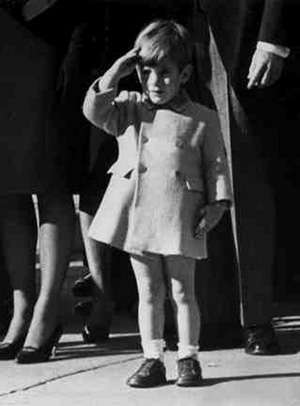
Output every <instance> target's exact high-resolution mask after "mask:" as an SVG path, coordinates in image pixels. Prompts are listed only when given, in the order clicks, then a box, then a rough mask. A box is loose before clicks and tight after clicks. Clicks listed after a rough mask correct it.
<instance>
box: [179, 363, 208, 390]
mask: <svg viewBox="0 0 300 406" xmlns="http://www.w3.org/2000/svg"><path fill="white" fill-rule="evenodd" d="M177 370H178V378H177V380H176V385H177V386H184V387H188V386H200V385H201V384H202V383H203V379H202V373H201V367H200V363H199V361H198V360H196V359H195V358H192V357H188V358H182V359H179V360H178V361H177Z"/></svg>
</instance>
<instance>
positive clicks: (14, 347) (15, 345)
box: [0, 336, 26, 360]
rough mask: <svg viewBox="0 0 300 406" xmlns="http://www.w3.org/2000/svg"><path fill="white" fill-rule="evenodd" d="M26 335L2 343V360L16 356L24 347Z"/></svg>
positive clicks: (0, 353) (0, 352) (0, 355)
mask: <svg viewBox="0 0 300 406" xmlns="http://www.w3.org/2000/svg"><path fill="white" fill-rule="evenodd" d="M25 338H26V336H23V337H21V338H19V339H18V340H16V341H14V342H12V343H5V342H3V343H0V360H9V359H14V358H16V356H17V354H18V352H19V351H20V349H21V348H22V347H23V344H24V341H25Z"/></svg>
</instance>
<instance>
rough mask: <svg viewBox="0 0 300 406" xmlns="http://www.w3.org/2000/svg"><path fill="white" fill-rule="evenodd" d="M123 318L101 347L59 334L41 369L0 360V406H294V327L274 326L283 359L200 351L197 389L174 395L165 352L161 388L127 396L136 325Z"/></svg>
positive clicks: (299, 341) (172, 357)
mask: <svg viewBox="0 0 300 406" xmlns="http://www.w3.org/2000/svg"><path fill="white" fill-rule="evenodd" d="M127 317H128V316H127ZM124 319H126V316H124V315H121V316H118V317H117V318H116V320H115V323H114V328H113V332H114V333H113V334H112V335H111V338H110V340H109V341H108V343H107V344H105V345H103V346H98V347H97V346H94V345H87V344H83V343H82V339H81V335H80V334H79V329H78V327H76V326H75V328H74V327H73V328H72V329H73V331H72V329H71V328H69V330H70V331H66V333H65V334H64V335H63V337H62V339H61V341H60V344H59V348H58V351H57V354H56V356H55V357H54V358H52V359H51V360H50V361H49V362H47V363H42V364H35V365H18V364H16V363H15V362H14V361H1V363H0V405H5V406H8V405H17V406H23V405H24V406H25V405H30V406H41V405H43V406H44V405H45V406H48V405H49V406H52V405H53V406H54V405H55V406H69V405H70V406H85V405H88V406H96V405H97V406H98V405H102V406H123V405H129V406H135V405H136V406H148V405H149V406H150V405H151V406H152V405H158V406H160V405H161V406H162V405H163V406H165V405H166V406H169V405H172V406H194V405H195V406H196V405H197V406H198V405H205V406H300V332H299V331H298V328H297V326H296V327H295V326H294V325H293V326H292V327H293V328H292V330H290V329H289V326H290V324H291V323H286V322H284V323H281V325H280V322H279V325H278V335H279V338H280V342H281V344H282V346H283V354H282V355H279V356H273V357H254V356H249V355H246V354H245V353H244V352H243V350H242V349H233V350H218V351H203V352H200V359H201V363H202V368H203V376H204V382H203V386H202V387H199V388H178V387H176V386H175V385H174V380H175V377H176V353H175V352H170V351H168V352H166V354H165V360H166V367H167V375H168V376H167V377H168V380H169V382H168V385H166V386H162V387H159V388H152V389H133V388H129V387H128V386H127V385H126V384H125V381H126V378H127V377H128V376H129V375H130V374H132V372H133V371H135V369H136V368H137V367H138V366H139V364H140V362H141V358H142V355H141V353H140V349H139V336H138V334H137V331H136V326H135V322H133V321H132V319H131V320H129V319H128V320H127V321H126V320H125V321H124ZM122 323H123V324H122ZM128 323H129V324H128ZM292 324H293V323H292ZM125 325H126V332H125V331H124V330H125V329H124V326H125ZM128 326H129V328H128ZM128 331H129V332H128Z"/></svg>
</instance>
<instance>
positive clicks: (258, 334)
mask: <svg viewBox="0 0 300 406" xmlns="http://www.w3.org/2000/svg"><path fill="white" fill-rule="evenodd" d="M245 352H246V353H247V354H250V355H276V354H279V353H280V346H279V343H278V340H277V337H276V335H275V331H274V328H273V327H272V326H271V325H257V326H251V327H248V328H246V329H245Z"/></svg>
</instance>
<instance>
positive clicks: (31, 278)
mask: <svg viewBox="0 0 300 406" xmlns="http://www.w3.org/2000/svg"><path fill="white" fill-rule="evenodd" d="M0 211H1V217H0V241H1V250H2V254H3V259H4V266H5V267H6V270H7V272H8V274H9V278H10V283H11V286H12V289H13V307H14V308H13V317H12V320H11V322H10V325H9V328H8V331H7V334H6V336H5V337H4V340H3V341H4V342H14V341H16V340H17V339H19V338H20V337H21V336H22V335H24V334H26V332H27V328H28V326H29V323H30V320H31V316H32V309H33V305H34V300H35V252H36V243H37V224H36V216H35V211H34V205H33V201H32V197H31V195H20V194H18V195H8V196H1V197H0Z"/></svg>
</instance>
